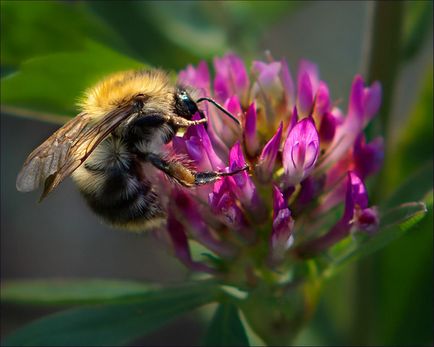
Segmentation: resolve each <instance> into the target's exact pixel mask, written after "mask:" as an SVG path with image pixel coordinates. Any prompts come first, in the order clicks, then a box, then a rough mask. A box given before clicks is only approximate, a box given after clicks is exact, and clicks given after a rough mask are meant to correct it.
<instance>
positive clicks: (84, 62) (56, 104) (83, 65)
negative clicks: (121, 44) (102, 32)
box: [1, 41, 145, 116]
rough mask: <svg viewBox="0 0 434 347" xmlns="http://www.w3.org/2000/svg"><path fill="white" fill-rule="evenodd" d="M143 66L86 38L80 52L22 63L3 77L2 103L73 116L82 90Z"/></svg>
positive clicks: (55, 54) (54, 55)
mask: <svg viewBox="0 0 434 347" xmlns="http://www.w3.org/2000/svg"><path fill="white" fill-rule="evenodd" d="M102 62H104V63H102ZM66 66H67V67H68V68H65V67H66ZM144 66H145V65H144V64H142V63H140V62H138V61H136V60H133V59H131V58H128V57H126V56H123V55H122V54H119V53H117V52H115V51H113V50H111V49H110V48H108V47H105V46H103V45H101V44H98V43H95V42H92V41H87V42H85V43H84V47H83V49H82V50H80V51H78V52H68V53H53V54H50V55H47V56H43V57H39V58H34V59H31V60H28V61H27V62H25V63H23V64H22V66H21V68H20V71H19V72H16V73H14V74H12V75H9V76H7V77H4V78H3V79H2V80H1V90H2V93H1V103H2V104H6V105H9V106H18V107H24V108H29V109H32V110H39V111H48V112H53V113H59V114H67V115H70V116H72V115H75V114H77V109H76V107H75V105H74V104H75V103H76V102H77V101H78V100H79V98H80V97H82V96H83V91H84V90H85V89H86V88H88V87H89V86H90V85H92V84H93V83H95V82H97V81H98V80H99V79H101V77H103V76H105V75H107V74H108V73H112V72H116V71H122V70H128V69H134V68H140V67H144Z"/></svg>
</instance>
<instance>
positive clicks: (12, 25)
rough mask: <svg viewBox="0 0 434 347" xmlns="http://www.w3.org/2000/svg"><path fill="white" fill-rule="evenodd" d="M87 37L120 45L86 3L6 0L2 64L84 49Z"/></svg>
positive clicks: (3, 11) (2, 19) (17, 62)
mask: <svg viewBox="0 0 434 347" xmlns="http://www.w3.org/2000/svg"><path fill="white" fill-rule="evenodd" d="M84 37H87V38H91V39H93V40H96V41H99V42H102V43H106V44H108V45H110V46H112V47H118V48H120V47H121V46H122V44H121V43H120V40H119V38H118V37H117V36H116V34H115V32H114V31H113V30H112V29H111V28H110V27H109V26H107V25H105V24H104V23H103V22H102V21H101V20H100V19H99V18H98V17H97V16H95V15H94V14H92V13H91V12H89V11H88V10H87V8H86V6H85V4H84V3H82V2H63V3H61V2H55V1H2V2H1V40H0V42H1V50H0V52H1V55H0V57H1V64H2V66H12V67H15V68H16V67H18V66H19V64H20V63H22V62H23V61H25V60H27V59H29V58H33V57H35V56H40V55H46V54H50V53H54V52H65V51H71V50H74V49H75V50H78V49H81V48H84V45H85V42H84V40H83V38H84Z"/></svg>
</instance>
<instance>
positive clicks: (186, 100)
mask: <svg viewBox="0 0 434 347" xmlns="http://www.w3.org/2000/svg"><path fill="white" fill-rule="evenodd" d="M178 97H179V100H180V101H181V103H182V104H183V106H184V107H185V108H186V109H187V110H188V112H189V115H190V116H192V115H193V114H195V113H196V112H197V111H198V108H197V105H196V103H195V102H194V101H193V100H192V99H191V98H190V96H189V95H188V94H187V92H186V91H181V92H180V93H178Z"/></svg>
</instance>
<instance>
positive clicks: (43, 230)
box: [0, 1, 433, 345]
mask: <svg viewBox="0 0 434 347" xmlns="http://www.w3.org/2000/svg"><path fill="white" fill-rule="evenodd" d="M389 6H398V7H400V8H399V11H398V12H399V13H398V16H400V18H399V20H398V21H397V20H396V16H395V17H394V18H393V17H392V16H389V17H388V16H386V17H384V18H382V21H381V22H382V23H383V24H384V27H383V28H381V30H382V31H381V33H385V35H386V37H387V35H391V36H392V37H395V39H397V40H398V41H399V45H398V48H396V49H397V51H396V52H393V51H392V52H390V51H389V52H388V53H387V52H386V53H382V52H381V46H382V42H380V45H377V47H375V45H374V44H373V43H372V32H371V30H372V27H373V23H374V19H373V17H372V11H373V8H374V7H375V4H374V3H368V2H341V1H321V2H296V1H290V2H283V1H253V2H248V1H210V2H207V1H204V2H196V1H185V2H184V1H176V2H175V1H155V2H153V1H147V2H139V1H132V2H128V1H119V2H118V1H109V2H102V1H95V2H87V1H47V2H39V1H29V2H26V1H2V2H1V76H2V78H3V79H2V83H1V103H2V114H1V118H0V120H1V279H2V280H4V279H10V278H52V277H89V278H101V277H103V278H125V279H137V280H152V281H158V282H162V283H169V282H179V281H182V280H183V279H185V278H186V277H187V272H186V270H185V269H184V267H183V266H181V265H180V264H179V263H178V262H177V261H176V260H175V259H174V258H172V257H170V256H168V255H167V254H166V251H165V250H164V249H162V248H161V247H160V246H159V245H158V243H157V242H156V241H155V240H154V239H153V238H152V237H150V236H146V235H145V236H141V237H139V236H136V235H130V234H127V233H123V232H119V231H115V230H112V229H109V228H107V227H106V226H104V225H102V224H100V223H99V222H98V220H97V218H96V217H95V216H93V215H92V214H91V212H90V211H89V210H88V209H87V207H86V206H85V204H84V202H83V201H82V199H81V197H80V196H79V194H78V192H77V190H76V189H75V187H74V186H73V185H72V183H71V182H70V181H69V180H68V181H66V182H65V183H64V184H62V187H61V189H58V190H57V191H56V192H55V193H54V194H52V196H50V198H49V199H47V200H46V201H44V203H43V204H40V205H39V204H37V203H36V200H37V196H36V194H26V195H24V194H19V193H18V192H17V191H16V190H15V178H16V175H17V173H18V171H19V169H20V167H21V165H22V163H23V161H24V159H25V157H26V156H27V155H28V153H29V152H30V151H31V150H32V149H33V148H35V147H36V146H37V145H38V144H39V143H40V142H41V141H42V140H43V139H44V138H46V137H47V136H48V135H50V134H51V133H52V132H53V131H54V130H55V129H56V128H57V127H58V125H56V124H53V123H50V122H42V121H38V120H35V119H33V118H34V117H33V116H34V115H35V112H38V113H37V114H36V115H44V116H45V117H46V118H47V119H50V120H54V121H57V122H59V120H61V119H62V118H61V117H57V115H67V116H73V115H75V113H76V109H75V102H76V100H77V98H78V97H79V96H80V95H81V92H82V91H83V90H84V89H85V88H86V87H88V86H89V85H90V84H91V83H93V82H94V81H96V80H97V79H98V78H100V77H101V76H104V75H105V74H107V73H109V72H111V71H117V70H120V69H127V68H134V67H138V66H141V65H149V66H154V67H161V68H164V69H166V70H171V71H175V72H176V71H179V70H180V69H182V68H184V67H185V66H186V65H187V64H197V63H198V62H199V61H200V60H207V61H208V62H211V61H212V58H213V57H214V56H221V55H223V54H224V53H226V52H228V51H234V52H236V53H238V54H239V55H240V56H241V57H243V58H244V59H245V60H246V61H247V62H248V63H249V62H250V61H251V60H253V59H263V58H264V54H263V53H264V51H265V50H270V51H271V53H272V55H273V56H274V57H275V58H276V59H279V58H282V57H284V58H286V59H287V60H288V62H289V65H290V68H291V70H292V72H293V74H294V72H295V71H296V68H297V64H298V62H299V60H300V59H309V60H311V61H313V62H315V63H317V64H318V66H319V68H320V72H321V78H322V79H323V80H324V81H326V82H327V83H328V84H329V87H330V90H331V93H332V97H333V99H335V100H342V102H341V103H342V104H343V105H346V100H347V98H348V93H349V88H350V85H351V81H352V78H353V76H354V75H355V74H356V73H363V74H365V76H366V77H367V78H369V77H371V76H372V71H371V70H369V66H368V65H369V64H368V63H369V59H368V57H372V56H373V54H372V51H371V50H370V49H369V47H372V46H374V48H375V49H378V46H379V47H380V49H379V52H380V54H392V56H393V58H392V59H394V60H393V61H391V60H387V63H386V64H385V65H384V71H390V74H389V76H388V77H387V76H386V78H388V81H382V82H383V85H387V86H389V85H390V83H389V84H388V82H393V83H392V84H391V87H390V88H389V89H388V90H385V91H384V92H385V94H386V95H388V96H390V107H389V109H388V110H386V111H385V110H384V109H383V110H382V111H381V112H380V117H384V118H386V117H385V115H384V113H386V112H387V114H388V118H387V124H385V125H384V124H383V131H384V132H385V133H386V134H387V137H386V143H387V160H386V163H385V167H384V168H383V171H382V174H381V176H380V183H378V181H377V182H374V181H371V182H369V184H370V187H371V195H373V196H375V199H376V200H377V202H380V201H382V200H385V199H386V198H387V196H388V195H389V194H390V193H391V192H392V191H393V190H394V188H395V187H397V186H398V185H400V184H401V183H403V182H404V181H406V180H407V179H408V178H409V177H412V175H417V174H418V172H420V171H418V170H421V168H424V169H422V170H423V171H422V174H420V175H419V176H417V177H418V178H417V180H415V181H414V182H415V183H413V186H412V187H413V188H414V189H413V190H414V192H419V193H420V192H424V191H427V190H428V189H427V187H428V188H430V187H431V188H432V165H433V164H432V160H433V149H432V148H433V106H432V103H433V96H432V95H433V94H432V88H433V78H432V59H433V47H432V2H429V1H427V2H424V1H419V2H400V3H399V4H397V3H393V2H390V5H389ZM393 10H394V11H395V8H394V9H393ZM392 12H393V11H390V13H392ZM395 12H396V11H395ZM387 13H389V12H387ZM394 26H395V27H394ZM387 30H389V31H390V32H389V33H388V32H387ZM370 32H371V34H370ZM374 34H375V32H374ZM369 37H371V40H369V39H368V38H369ZM378 37H382V36H381V35H380V36H378ZM374 38H375V37H374ZM374 41H375V40H374ZM383 46H384V47H387V43H386V42H384V44H383ZM383 51H384V49H383ZM378 59H381V56H380V58H378ZM390 66H392V67H394V69H389V67H390ZM374 75H375V74H374ZM17 116H19V117H17ZM56 117H57V118H56ZM368 132H369V135H370V136H373V135H378V134H375V132H376V130H375V128H373V129H368ZM427 172H428V174H426V173H427ZM373 190H374V191H373ZM409 201H411V196H409ZM432 229H433V227H432V211H431V212H430V213H429V215H428V216H427V217H426V218H425V219H424V220H423V221H422V223H421V224H419V225H418V226H417V227H416V229H415V230H413V231H412V232H411V233H409V234H407V235H405V236H404V237H402V238H401V239H399V240H397V241H395V242H394V243H393V244H391V245H389V246H388V247H386V248H385V249H383V250H381V251H380V252H378V253H376V254H374V255H372V256H371V257H369V258H368V259H365V260H363V261H361V262H359V263H358V264H356V265H354V266H351V267H349V268H346V269H345V270H344V271H342V272H341V273H340V274H339V275H338V276H336V277H334V278H332V279H330V281H329V282H327V284H326V286H325V288H324V289H325V290H324V293H323V296H322V299H321V302H320V304H319V307H318V309H317V311H316V315H315V317H314V319H313V320H312V322H311V324H310V325H309V326H308V327H307V328H306V329H305V331H303V333H302V334H301V336H300V337H299V338H298V340H297V342H296V344H297V345H326V344H328V345H330V344H334V345H348V344H351V345H354V344H358V345H363V344H370V345H384V344H386V345H432V327H433V310H432V304H433V303H432V291H433V283H432V282H433V279H432V278H433V277H432V274H433V234H432ZM48 312H51V310H48V309H47V310H43V311H42V310H40V309H38V310H36V309H34V308H27V307H17V306H11V305H2V310H1V335H2V336H4V335H5V334H7V333H8V332H10V331H12V330H13V329H15V328H17V327H19V326H22V325H23V324H24V323H26V322H28V321H30V320H32V319H34V318H36V317H39V316H41V315H42V314H46V313H48ZM204 329H205V325H204V322H203V319H202V318H201V316H200V315H194V314H189V315H187V316H183V317H182V319H178V320H176V321H175V322H174V323H172V324H171V325H169V326H168V327H166V328H164V329H161V330H159V331H157V332H155V333H153V334H152V335H150V336H148V337H147V338H145V339H143V340H141V341H138V342H137V344H141V345H143V344H145V345H173V344H176V345H194V344H197V343H198V342H199V341H200V338H201V334H202V333H203V332H204ZM192 331H193V332H194V333H192Z"/></svg>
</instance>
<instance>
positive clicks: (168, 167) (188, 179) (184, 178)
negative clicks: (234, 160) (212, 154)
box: [145, 153, 249, 187]
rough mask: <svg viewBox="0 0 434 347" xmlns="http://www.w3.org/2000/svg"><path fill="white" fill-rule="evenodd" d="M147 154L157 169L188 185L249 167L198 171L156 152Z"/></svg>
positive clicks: (231, 173)
mask: <svg viewBox="0 0 434 347" xmlns="http://www.w3.org/2000/svg"><path fill="white" fill-rule="evenodd" d="M145 156H146V160H147V161H149V162H150V163H151V164H152V165H154V166H155V167H156V168H157V169H160V170H161V171H163V172H164V173H166V174H167V175H168V176H170V177H172V178H174V179H175V180H176V181H178V182H179V183H180V184H182V185H183V186H186V187H191V186H199V185H202V184H208V183H212V182H215V181H217V180H218V179H219V178H220V177H224V176H231V175H235V174H237V173H239V172H241V171H245V170H248V169H249V167H248V166H245V167H243V168H240V169H237V170H234V171H232V172H217V171H203V172H196V171H193V170H190V169H189V168H187V167H185V166H184V165H182V163H180V162H179V161H168V160H165V159H163V158H161V157H160V156H159V155H157V154H154V153H147V154H145Z"/></svg>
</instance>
